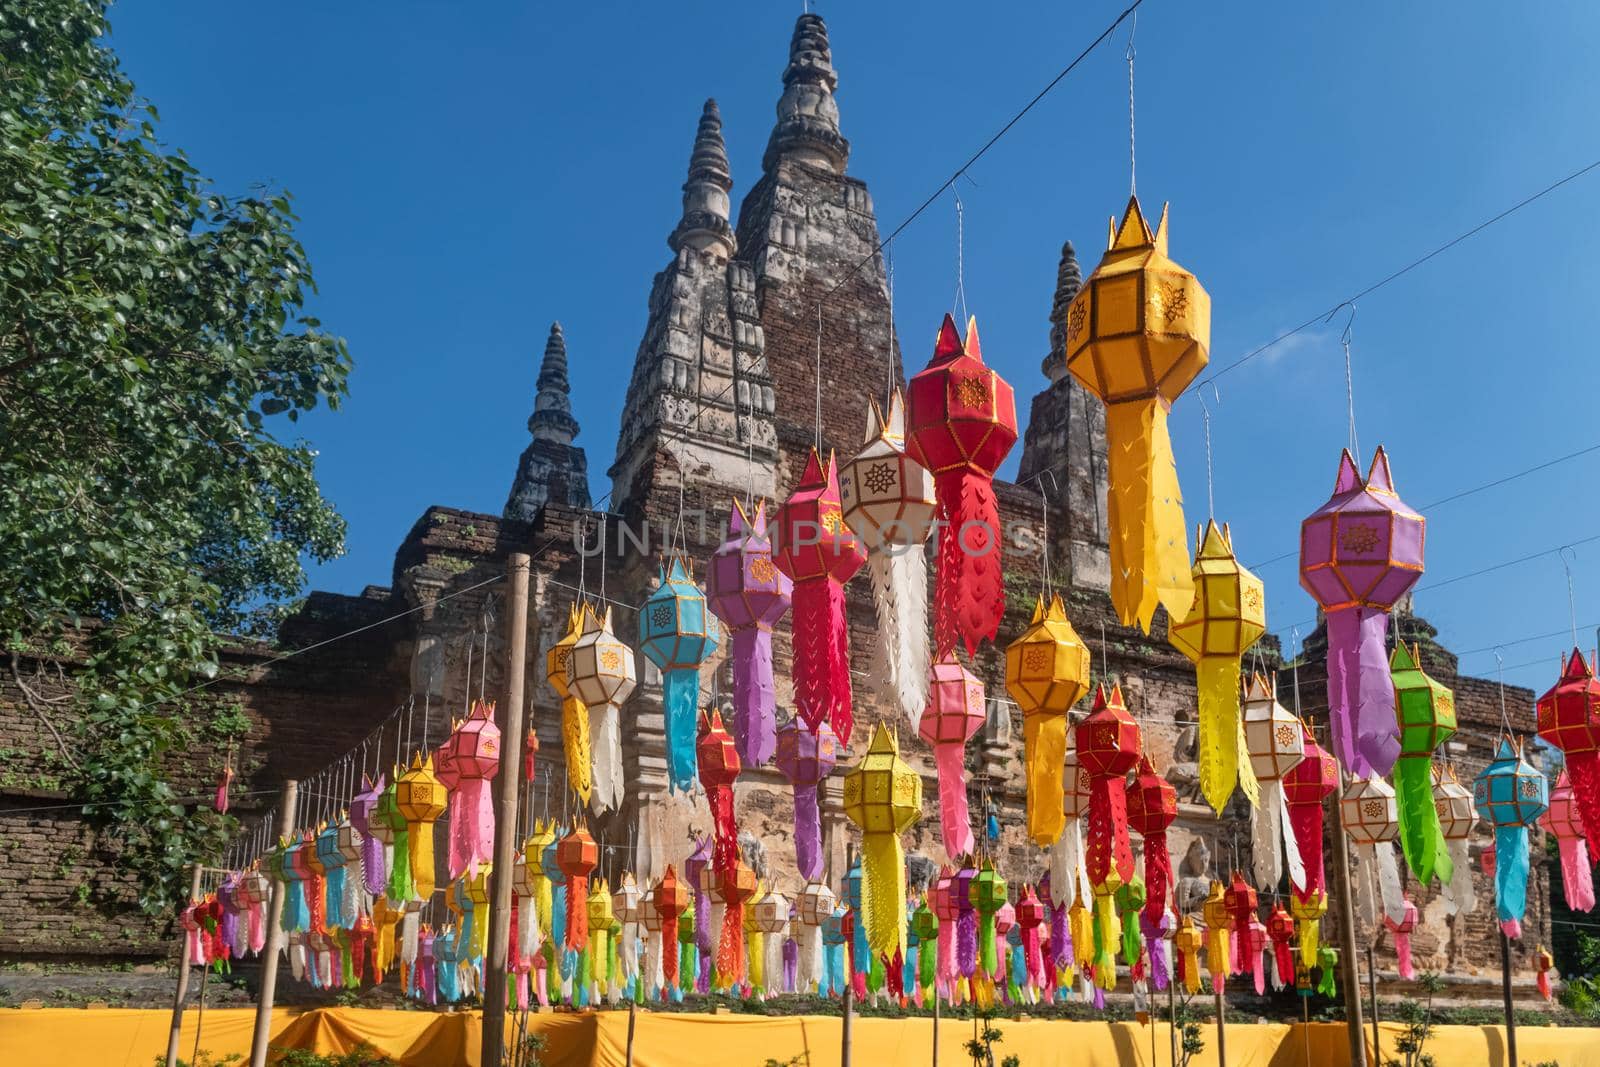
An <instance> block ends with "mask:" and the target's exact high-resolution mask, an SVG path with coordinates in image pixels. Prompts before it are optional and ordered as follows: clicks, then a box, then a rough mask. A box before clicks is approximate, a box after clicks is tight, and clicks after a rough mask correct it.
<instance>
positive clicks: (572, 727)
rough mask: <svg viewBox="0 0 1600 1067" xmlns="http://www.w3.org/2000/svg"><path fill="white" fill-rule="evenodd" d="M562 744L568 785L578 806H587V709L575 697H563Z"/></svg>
mask: <svg viewBox="0 0 1600 1067" xmlns="http://www.w3.org/2000/svg"><path fill="white" fill-rule="evenodd" d="M561 743H562V749H563V750H564V751H565V753H566V760H567V786H568V787H569V788H570V789H571V790H572V791H573V792H574V793H576V794H577V796H578V803H579V804H580V805H585V804H588V803H589V791H590V786H591V782H592V778H591V777H590V773H591V772H590V766H591V759H590V754H589V710H588V709H587V708H586V707H584V704H583V701H581V700H579V699H578V698H577V697H575V696H567V697H564V698H562V701H561Z"/></svg>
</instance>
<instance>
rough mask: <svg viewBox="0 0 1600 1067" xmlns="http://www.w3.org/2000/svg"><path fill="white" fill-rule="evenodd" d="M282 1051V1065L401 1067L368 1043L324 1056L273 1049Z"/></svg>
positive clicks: (293, 1050)
mask: <svg viewBox="0 0 1600 1067" xmlns="http://www.w3.org/2000/svg"><path fill="white" fill-rule="evenodd" d="M272 1051H274V1052H281V1053H282V1054H283V1056H282V1058H281V1059H279V1060H278V1061H277V1062H278V1064H279V1065H280V1067H399V1064H398V1063H397V1062H396V1061H394V1060H391V1059H390V1058H389V1057H388V1056H385V1055H384V1054H383V1053H381V1052H379V1051H378V1050H377V1049H375V1048H373V1047H372V1046H371V1045H368V1044H361V1045H357V1046H356V1047H355V1048H353V1049H351V1050H350V1051H349V1052H346V1053H345V1054H344V1055H342V1056H338V1055H329V1056H324V1055H322V1054H321V1053H317V1052H312V1051H311V1050H310V1049H303V1048H292V1049H273V1050H272Z"/></svg>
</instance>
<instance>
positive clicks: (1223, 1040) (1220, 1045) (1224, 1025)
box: [1216, 987, 1228, 1067]
mask: <svg viewBox="0 0 1600 1067" xmlns="http://www.w3.org/2000/svg"><path fill="white" fill-rule="evenodd" d="M1216 995H1217V1067H1228V1016H1227V1009H1226V1008H1225V1007H1223V1005H1222V989H1221V988H1220V987H1219V988H1218V989H1217V994H1216Z"/></svg>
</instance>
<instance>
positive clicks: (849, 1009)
mask: <svg viewBox="0 0 1600 1067" xmlns="http://www.w3.org/2000/svg"><path fill="white" fill-rule="evenodd" d="M848 979H849V976H848V975H847V976H846V981H845V984H844V1025H843V1026H841V1027H840V1028H839V1067H850V1044H851V1034H850V1029H851V1024H852V1023H854V1022H855V1014H856V1011H855V1008H856V1001H855V994H856V989H855V983H853V982H851V981H849V980H848Z"/></svg>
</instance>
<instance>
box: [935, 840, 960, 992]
mask: <svg viewBox="0 0 1600 1067" xmlns="http://www.w3.org/2000/svg"><path fill="white" fill-rule="evenodd" d="M954 880H955V872H954V871H952V870H951V869H950V867H949V866H948V865H947V866H944V867H941V868H939V875H938V877H936V878H935V879H934V880H933V884H932V885H930V886H929V887H928V899H927V904H928V908H929V909H930V910H931V911H932V912H933V917H934V919H935V920H936V921H937V922H938V929H937V930H936V931H935V936H936V938H937V940H938V946H937V950H936V954H935V972H934V981H935V987H936V992H937V994H938V995H939V996H942V997H946V998H948V997H949V996H950V993H951V986H952V984H953V983H954V982H955V978H956V927H957V925H958V924H959V923H960V921H961V908H960V906H959V904H958V903H957V901H956V899H955V893H954V891H953V890H952V888H951V885H952V883H953V882H954Z"/></svg>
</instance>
